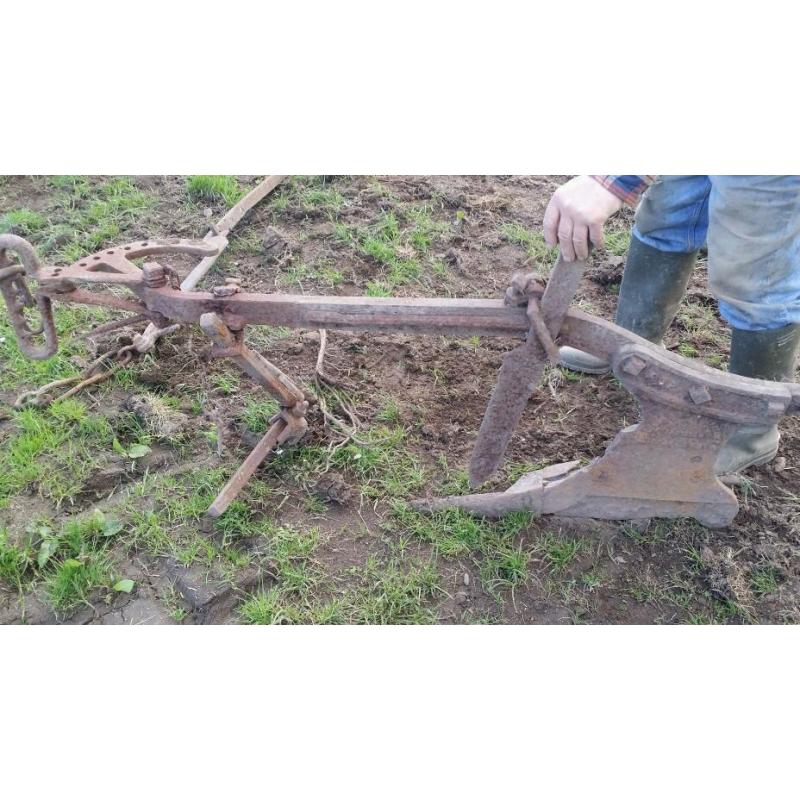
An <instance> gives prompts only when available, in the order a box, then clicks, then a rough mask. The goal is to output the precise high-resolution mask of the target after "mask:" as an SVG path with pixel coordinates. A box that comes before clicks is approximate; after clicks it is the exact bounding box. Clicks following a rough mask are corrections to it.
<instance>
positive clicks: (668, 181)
mask: <svg viewBox="0 0 800 800" xmlns="http://www.w3.org/2000/svg"><path fill="white" fill-rule="evenodd" d="M710 192H711V182H710V181H709V179H708V175H661V176H659V178H658V179H657V180H656V182H655V183H654V184H653V185H652V186H651V187H650V188H649V189H648V190H647V191H646V192H645V194H644V197H643V198H642V202H641V203H640V204H639V208H638V209H636V219H635V222H634V226H633V235H634V236H636V238H637V239H639V240H640V241H641V242H644V244H646V245H649V246H650V247H655V248H656V250H661V251H662V252H665V253H691V252H692V251H693V250H697V249H698V248H700V247H702V246H703V245H704V244H705V243H706V234H707V233H708V197H709V194H710Z"/></svg>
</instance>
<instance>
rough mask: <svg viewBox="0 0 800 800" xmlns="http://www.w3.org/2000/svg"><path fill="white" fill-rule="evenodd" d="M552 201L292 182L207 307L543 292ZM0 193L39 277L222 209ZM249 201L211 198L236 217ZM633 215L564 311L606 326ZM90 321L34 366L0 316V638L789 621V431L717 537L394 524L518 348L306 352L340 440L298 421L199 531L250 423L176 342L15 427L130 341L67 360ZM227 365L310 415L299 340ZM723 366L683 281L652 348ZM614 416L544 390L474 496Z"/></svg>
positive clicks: (432, 184)
mask: <svg viewBox="0 0 800 800" xmlns="http://www.w3.org/2000/svg"><path fill="white" fill-rule="evenodd" d="M565 179H566V176H463V177H462V176H457V177H454V176H447V177H439V176H403V177H391V176H390V177H387V176H380V177H374V176H355V177H354V176H324V177H308V178H293V179H291V180H289V181H287V182H285V183H284V184H282V185H281V187H279V188H278V189H277V190H276V191H275V192H274V194H273V195H271V196H270V198H269V199H268V201H265V202H264V203H263V204H262V205H260V206H259V207H257V208H256V209H255V210H254V211H253V212H252V213H251V214H250V215H249V216H248V217H246V219H245V220H244V221H243V222H242V223H241V224H240V226H239V227H238V228H237V229H236V233H235V236H234V237H233V239H232V242H231V247H230V248H229V250H228V251H227V252H226V254H225V256H224V257H223V258H222V259H220V261H219V262H218V264H217V265H216V267H215V269H214V272H212V274H211V275H210V276H209V278H208V280H207V282H206V285H214V284H215V283H219V282H221V278H222V276H226V277H236V278H239V279H240V282H241V286H242V287H243V288H244V289H246V290H248V291H261V292H275V291H277V292H292V293H307V294H322V293H330V294H345V295H360V294H373V295H380V294H389V293H392V294H399V295H405V296H452V297H456V296H458V297H500V296H502V294H503V292H504V290H505V288H506V286H507V284H508V280H509V277H510V275H511V274H512V273H513V272H514V271H516V270H519V269H523V268H526V269H535V270H538V271H540V272H541V273H542V274H543V275H546V274H547V270H548V267H549V265H550V264H552V261H553V253H552V252H551V251H549V250H548V249H547V248H546V247H545V246H544V243H543V241H542V239H541V234H540V231H541V223H542V215H543V212H544V209H545V206H546V203H547V200H548V198H549V196H550V194H551V193H552V191H553V190H554V188H556V187H557V186H558V185H559V184H560V183H561V182H563V180H565ZM114 180H116V181H117V182H116V183H114ZM0 181H1V182H0V225H2V227H0V232H1V231H7V230H11V231H13V232H16V233H20V234H21V235H25V236H26V237H27V238H29V239H30V240H31V241H32V242H33V243H34V244H36V246H37V247H38V248H39V249H40V251H41V252H42V253H43V255H44V258H45V260H46V261H47V262H48V263H64V264H66V263H70V261H71V260H73V259H74V258H78V257H81V256H82V255H85V254H88V253H89V252H92V251H93V250H97V249H100V248H102V247H105V246H108V245H111V244H121V243H123V242H126V241H132V240H135V239H138V238H143V237H148V238H151V237H156V236H164V235H169V236H187V237H202V235H203V234H204V233H205V232H206V230H207V227H206V225H207V215H208V216H210V217H211V218H212V219H217V218H219V216H220V215H221V214H222V213H224V210H225V208H226V207H228V206H229V205H230V204H231V202H232V201H233V200H235V197H232V196H231V195H230V194H228V195H227V196H226V194H225V191H224V188H220V187H219V186H216V185H212V186H211V188H210V189H205V190H204V189H203V184H202V182H198V183H197V184H193V183H191V182H190V181H187V179H186V178H185V177H172V176H166V177H134V178H130V179H125V180H119V179H110V178H78V177H74V176H61V177H60V178H45V177H34V178H27V177H7V178H4V179H0ZM255 182H256V179H255V178H250V177H246V176H240V177H238V178H237V179H236V180H235V181H233V183H234V184H235V186H236V187H238V190H239V191H241V190H242V189H243V188H246V187H247V186H251V185H253V184H254V183H255ZM98 204H99V205H98ZM630 217H631V215H630V213H629V212H625V214H623V215H622V216H621V217H620V218H619V219H616V220H615V221H614V222H613V225H612V228H611V231H610V235H609V242H608V248H607V250H606V251H605V252H603V253H598V254H596V255H595V256H594V258H593V263H592V268H591V270H590V273H589V275H588V276H587V278H586V279H585V280H584V283H583V285H582V287H581V290H580V292H579V295H578V302H579V304H580V306H581V307H582V308H584V309H586V310H589V311H591V312H593V313H597V314H599V315H602V316H604V317H606V318H612V317H613V312H614V307H615V302H616V293H617V291H618V287H619V281H620V276H621V272H622V265H623V256H624V252H625V248H626V245H627V241H628V230H629V227H630V222H631V219H630ZM176 266H177V268H178V269H179V270H183V271H185V270H186V269H187V268H188V264H187V263H177V264H176ZM91 313H92V314H93V315H94V316H92V315H89V316H84V317H80V316H75V312H73V311H70V314H72V315H71V316H66V315H65V314H63V313H62V311H61V310H59V317H58V322H59V329H60V332H61V336H62V344H64V345H65V346H66V350H65V351H62V355H61V356H59V357H58V358H57V359H54V360H53V363H52V364H50V365H49V366H48V364H44V365H40V364H39V365H34V366H30V364H29V362H26V361H25V360H24V359H21V358H20V356H19V353H18V351H17V350H16V347H15V345H14V342H13V336H12V335H11V333H10V329H9V327H8V325H7V323H6V321H5V317H4V316H2V315H0V317H2V319H0V322H2V324H3V325H4V327H2V329H0V448H2V455H0V470H2V471H3V472H4V473H5V476H6V478H5V483H3V482H2V479H0V532H3V531H4V533H3V538H2V539H0V542H2V543H3V544H2V549H0V556H1V557H2V560H0V567H2V570H0V622H3V623H19V622H27V623H53V622H68V623H76V624H77V623H90V624H132V623H169V624H176V623H179V624H192V623H194V624H199V623H232V622H253V623H267V622H269V623H275V622H278V623H280V622H288V623H291V622H295V623H385V624H389V623H429V622H439V623H515V624H516V623H536V624H538V623H639V624H651V623H700V624H711V623H753V622H762V623H793V622H798V621H800V560H799V559H798V553H799V552H800V550H799V548H800V505H798V497H799V496H800V464H799V463H798V460H797V456H796V453H797V445H798V440H800V424H799V423H798V420H797V419H788V420H785V421H784V422H783V423H782V424H781V430H782V435H783V439H782V445H781V451H780V453H779V458H778V459H777V460H776V461H775V462H773V463H772V464H771V465H767V466H765V467H761V468H756V469H751V470H749V471H748V472H747V474H746V479H745V480H744V481H743V482H742V484H741V485H740V486H738V487H736V489H735V491H736V492H737V495H738V497H739V500H740V503H741V511H740V513H739V515H738V516H737V518H736V519H735V521H734V522H733V524H732V525H730V526H729V527H727V528H723V529H716V530H709V529H706V528H704V527H702V526H701V525H699V524H697V523H695V522H693V521H690V520H677V521H664V520H652V521H650V522H649V523H648V524H636V525H631V524H627V523H607V522H597V521H591V520H589V521H579V520H565V519H558V518H554V517H543V518H538V519H537V518H532V517H530V516H526V515H513V516H512V517H511V518H509V519H506V520H504V521H500V522H498V523H488V522H482V521H474V520H472V519H471V518H466V517H465V516H464V515H461V514H444V515H439V516H437V517H435V518H434V519H432V520H430V519H428V518H423V517H420V516H419V515H417V514H415V513H414V512H412V511H411V510H410V509H409V507H408V505H407V501H409V500H411V499H413V498H415V497H420V496H434V495H440V494H443V493H446V492H447V493H454V492H461V491H465V490H466V478H465V475H466V466H467V463H468V459H469V454H470V450H471V446H472V443H473V441H474V438H475V434H476V432H477V429H478V427H479V425H480V422H481V418H482V414H483V411H484V409H485V406H486V402H487V400H488V397H489V394H490V392H491V389H492V386H493V384H494V381H495V377H496V375H497V370H498V368H499V366H500V363H501V360H502V357H503V354H504V352H506V351H507V350H508V349H509V348H510V347H512V346H514V344H515V342H513V341H504V340H499V339H480V338H478V337H474V338H472V339H450V338H444V337H436V338H433V337H422V336H410V335H396V334H369V335H367V334H347V333H330V334H329V335H328V345H327V352H326V356H325V370H326V372H327V373H328V374H329V375H330V376H331V377H332V378H334V379H335V381H336V382H337V384H338V385H339V390H338V391H336V392H333V391H328V392H326V393H324V397H325V399H326V402H327V403H328V406H329V408H330V410H331V412H332V413H333V414H334V415H335V416H336V417H337V418H339V419H342V420H344V422H345V424H346V425H347V426H348V427H351V428H352V426H353V423H354V421H355V423H356V428H357V429H356V430H355V431H354V438H352V439H350V440H347V439H346V437H345V436H344V435H343V434H342V432H341V431H342V428H341V427H337V426H336V425H331V424H326V423H325V421H324V420H323V418H322V415H321V413H320V412H319V410H317V409H315V410H312V412H311V413H310V414H309V422H310V430H309V433H308V435H307V437H306V439H304V441H303V442H302V443H301V444H300V445H299V446H297V447H294V448H286V449H285V450H283V451H280V452H278V453H277V454H276V455H275V456H274V457H273V458H271V459H270V461H269V462H268V463H267V464H265V465H264V466H263V467H262V468H261V469H260V470H259V472H258V474H257V477H256V478H255V479H254V480H253V482H252V483H251V485H250V486H249V487H248V489H247V491H246V492H245V493H244V495H243V496H242V498H241V499H240V500H239V501H237V502H236V503H235V504H234V506H233V507H232V508H231V510H230V511H229V512H227V513H226V514H225V515H224V516H223V517H222V518H221V519H220V520H218V521H217V522H215V523H214V524H211V523H209V522H208V521H207V520H206V519H205V518H204V516H203V514H202V512H203V510H204V509H205V507H206V506H207V504H208V502H209V501H210V499H212V498H213V496H214V495H215V493H216V491H217V490H218V489H219V488H220V487H221V486H222V485H223V484H224V482H225V479H226V478H227V477H228V476H229V475H230V474H231V472H232V470H233V469H235V467H236V466H237V464H238V463H239V462H240V461H241V460H242V459H243V458H244V456H245V455H246V454H247V452H248V450H249V448H250V447H252V445H253V444H254V443H255V441H257V440H258V437H259V435H260V434H261V432H263V430H264V428H265V425H266V420H267V419H268V417H269V414H270V413H271V411H273V410H274V409H273V408H272V407H271V406H270V404H269V403H268V402H266V398H265V396H264V393H263V391H261V390H259V389H258V388H257V387H255V386H254V384H253V383H252V382H251V381H250V380H249V379H248V378H247V377H246V376H243V375H240V374H239V373H238V372H237V370H236V368H235V367H234V366H233V365H230V364H226V363H225V362H224V361H222V360H219V359H212V358H210V357H209V354H208V343H207V341H205V340H204V338H203V336H202V334H201V332H200V331H199V330H198V329H190V328H186V327H184V328H183V329H181V330H180V331H179V332H178V333H176V334H174V335H172V336H170V337H169V338H167V339H165V340H164V341H162V342H161V343H160V344H159V346H158V347H157V349H156V351H155V352H154V353H152V354H148V355H147V356H145V357H143V358H140V359H138V360H137V361H135V362H134V363H133V364H132V365H130V366H129V367H127V368H126V369H124V370H122V371H121V372H120V373H119V374H117V375H116V376H115V378H114V379H113V380H111V381H109V382H107V383H106V384H104V385H102V386H99V387H95V388H92V389H89V390H87V391H85V392H84V393H82V394H81V395H79V396H78V397H77V398H74V399H73V400H71V401H68V402H67V401H65V403H66V404H65V403H62V404H56V406H54V407H53V408H51V409H41V410H32V411H31V410H27V411H19V410H15V409H14V408H13V403H14V400H15V399H16V397H17V396H18V395H19V394H20V392H21V391H23V390H26V389H32V388H36V386H38V385H41V384H42V383H46V382H47V381H48V380H53V379H55V378H60V377H63V376H66V375H70V374H74V373H76V372H77V371H79V369H81V368H83V367H84V366H85V365H86V364H88V363H89V362H90V361H91V360H92V358H93V357H94V356H95V354H99V353H101V352H104V351H106V350H108V349H110V348H111V347H112V346H115V345H117V346H118V345H119V343H124V342H126V341H130V336H131V334H132V332H133V331H132V330H127V331H123V332H119V331H118V332H115V333H113V334H108V335H105V336H102V337H100V338H99V339H98V340H97V341H94V340H85V339H82V338H81V337H80V335H79V334H80V333H82V332H85V331H86V330H88V328H89V327H91V325H92V324H97V323H98V322H102V321H106V320H108V319H113V318H115V317H114V315H113V314H106V315H104V316H103V315H102V312H97V314H95V312H91ZM87 314H88V312H87ZM248 342H249V343H251V344H252V345H253V346H254V347H256V348H257V349H259V351H260V352H262V353H263V354H264V356H265V357H267V358H268V359H269V360H271V361H273V362H274V363H275V364H277V365H278V366H279V367H280V368H281V369H283V370H284V371H286V372H287V373H288V374H289V375H290V376H292V377H293V378H294V379H296V380H297V381H299V382H300V383H301V384H302V385H304V386H306V387H308V388H310V389H312V390H314V391H316V389H315V386H314V364H315V360H316V357H317V352H318V347H319V334H318V332H316V331H308V332H304V333H299V332H297V333H295V332H291V331H287V330H283V329H268V328H258V329H255V328H254V329H250V330H249V331H248ZM727 345H728V334H727V331H726V327H725V325H724V324H723V323H722V321H721V320H720V318H719V316H718V313H717V310H716V306H715V303H714V301H713V299H712V298H711V297H710V295H709V294H708V290H707V281H706V273H705V268H704V264H703V262H702V260H701V263H700V265H699V266H698V269H697V270H696V273H695V275H694V278H693V280H692V283H691V286H690V289H689V292H688V294H687V297H686V298H685V300H684V303H683V305H682V307H681V310H680V312H679V314H678V316H677V318H676V320H675V322H674V323H673V325H672V327H671V329H670V332H669V334H668V337H667V346H668V347H669V348H670V349H672V350H676V351H679V352H681V353H682V354H683V355H688V356H695V357H698V358H701V359H703V360H705V361H706V363H709V364H712V365H714V366H720V367H724V366H725V364H726V360H727ZM348 410H350V411H354V412H355V413H354V416H352V417H351V416H349V415H348ZM636 413H637V412H636V407H635V403H634V402H633V401H632V399H631V398H630V397H629V395H628V394H627V393H626V392H625V390H624V389H623V388H622V387H621V386H620V385H619V384H618V383H617V382H616V381H615V380H614V379H613V378H610V377H592V376H579V375H576V374H573V373H570V372H568V371H563V370H557V369H550V370H548V372H547V379H546V381H545V382H544V384H543V386H542V387H540V388H539V389H538V390H537V391H536V392H535V394H534V396H533V399H532V401H531V403H530V404H529V408H528V409H527V411H526V413H525V415H524V417H523V419H522V422H521V424H520V426H519V429H518V430H517V432H516V434H515V435H514V437H513V439H512V442H511V446H510V448H509V452H508V454H507V459H506V466H505V468H504V471H503V474H502V475H500V476H499V477H498V478H497V479H496V480H494V481H493V482H492V484H490V486H494V487H496V488H503V487H505V486H507V485H508V484H509V483H510V482H511V481H512V480H513V479H515V478H516V477H518V476H519V475H521V474H523V473H524V472H525V471H528V470H530V469H533V468H535V467H536V466H542V465H546V464H553V463H558V462H561V461H569V460H572V459H577V458H581V459H591V458H593V457H595V456H597V455H600V454H601V453H602V452H603V449H604V447H605V445H606V444H607V443H608V441H609V440H610V439H611V438H613V436H614V435H615V433H616V432H617V431H618V430H619V429H620V428H622V427H624V426H625V425H628V424H631V423H632V422H633V421H634V420H635V419H636ZM30 464H33V465H34V466H33V467H30ZM487 488H488V487H487ZM126 581H128V582H129V583H125V582H126Z"/></svg>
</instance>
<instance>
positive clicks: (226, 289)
mask: <svg viewBox="0 0 800 800" xmlns="http://www.w3.org/2000/svg"><path fill="white" fill-rule="evenodd" d="M211 291H212V292H213V294H214V297H231V296H232V295H234V294H236V293H237V292H238V291H240V289H239V284H238V281H237V282H236V283H230V282H229V281H226V282H225V285H224V286H215V287H214V288H213V289H212V290H211Z"/></svg>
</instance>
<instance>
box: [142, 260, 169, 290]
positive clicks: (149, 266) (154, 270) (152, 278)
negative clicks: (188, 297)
mask: <svg viewBox="0 0 800 800" xmlns="http://www.w3.org/2000/svg"><path fill="white" fill-rule="evenodd" d="M142 277H143V278H144V283H145V286H147V287H149V288H150V289H160V288H161V287H162V286H166V285H167V272H166V270H165V269H164V267H162V266H161V264H157V263H156V262H155V261H149V262H147V263H146V264H143V265H142Z"/></svg>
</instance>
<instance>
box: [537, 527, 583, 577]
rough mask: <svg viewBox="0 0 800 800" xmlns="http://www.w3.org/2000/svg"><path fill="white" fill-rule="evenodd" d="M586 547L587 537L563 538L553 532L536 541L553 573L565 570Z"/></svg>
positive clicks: (539, 550) (538, 549)
mask: <svg viewBox="0 0 800 800" xmlns="http://www.w3.org/2000/svg"><path fill="white" fill-rule="evenodd" d="M586 548H587V542H586V540H585V539H572V538H562V537H558V536H555V535H554V534H552V533H546V534H544V536H542V537H541V538H540V539H539V541H538V542H537V543H536V550H537V551H538V552H539V553H540V554H541V556H542V558H543V560H544V563H545V565H546V566H547V568H548V569H549V570H550V572H551V573H560V572H564V571H565V570H566V569H567V568H568V567H569V566H570V565H572V564H573V563H574V561H575V560H576V559H577V557H578V556H579V555H580V554H581V553H583V552H585V551H586Z"/></svg>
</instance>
